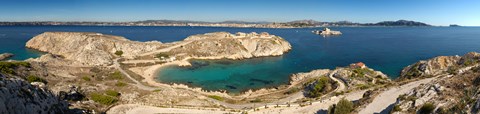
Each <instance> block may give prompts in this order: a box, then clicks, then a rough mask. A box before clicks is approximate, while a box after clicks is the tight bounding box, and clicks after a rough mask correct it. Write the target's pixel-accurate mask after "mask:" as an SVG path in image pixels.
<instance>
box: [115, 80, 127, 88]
mask: <svg viewBox="0 0 480 114" xmlns="http://www.w3.org/2000/svg"><path fill="white" fill-rule="evenodd" d="M115 86H117V87H123V86H127V83H125V82H121V81H119V82H117V83H115Z"/></svg>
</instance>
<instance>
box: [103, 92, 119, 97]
mask: <svg viewBox="0 0 480 114" xmlns="http://www.w3.org/2000/svg"><path fill="white" fill-rule="evenodd" d="M105 94H107V95H109V96H113V97H118V96H120V93H119V92H118V91H115V90H107V91H105Z"/></svg>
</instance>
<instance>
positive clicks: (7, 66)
mask: <svg viewBox="0 0 480 114" xmlns="http://www.w3.org/2000/svg"><path fill="white" fill-rule="evenodd" d="M19 66H24V67H30V63H28V62H4V61H0V72H2V73H6V74H15V71H14V70H13V69H14V68H16V67H19Z"/></svg>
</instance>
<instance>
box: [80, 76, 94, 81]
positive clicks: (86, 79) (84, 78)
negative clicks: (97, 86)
mask: <svg viewBox="0 0 480 114" xmlns="http://www.w3.org/2000/svg"><path fill="white" fill-rule="evenodd" d="M82 79H83V80H85V81H91V80H92V79H91V78H90V77H88V76H83V77H82Z"/></svg>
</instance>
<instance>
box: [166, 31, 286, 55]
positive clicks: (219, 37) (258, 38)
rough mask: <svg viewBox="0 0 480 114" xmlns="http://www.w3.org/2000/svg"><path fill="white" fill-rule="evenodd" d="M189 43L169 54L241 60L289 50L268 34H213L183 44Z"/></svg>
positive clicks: (188, 39)
mask: <svg viewBox="0 0 480 114" xmlns="http://www.w3.org/2000/svg"><path fill="white" fill-rule="evenodd" d="M186 41H190V42H191V43H189V44H186V45H184V46H181V47H178V48H174V49H172V50H171V51H170V52H171V53H176V54H179V53H187V54H189V55H188V56H191V57H197V58H202V57H206V58H209V57H210V58H228V59H243V58H252V57H261V56H278V55H282V54H284V53H285V52H287V51H289V50H290V49H291V45H290V43H288V42H287V41H286V40H284V39H283V38H281V37H278V36H274V35H269V34H268V33H261V34H257V33H250V34H246V33H237V34H230V33H228V32H215V33H206V34H199V35H193V36H190V37H188V38H186V39H185V41H184V42H186Z"/></svg>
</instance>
